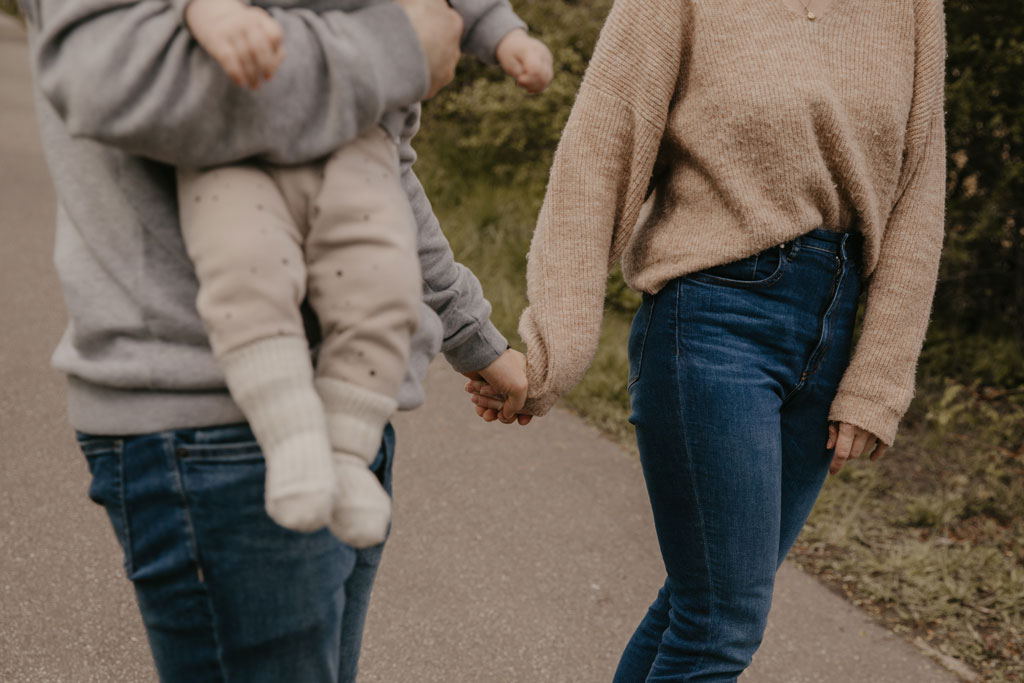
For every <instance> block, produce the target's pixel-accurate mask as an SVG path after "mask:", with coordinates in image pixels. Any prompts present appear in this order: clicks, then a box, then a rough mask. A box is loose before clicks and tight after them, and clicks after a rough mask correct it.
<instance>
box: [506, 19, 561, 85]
mask: <svg viewBox="0 0 1024 683" xmlns="http://www.w3.org/2000/svg"><path fill="white" fill-rule="evenodd" d="M496 56H497V58H498V63H499V64H501V68H502V69H504V70H505V73H507V74H508V75H509V76H511V77H512V78H514V79H516V84H517V85H518V86H519V87H520V88H522V89H523V90H525V91H526V92H528V93H531V94H536V93H539V92H541V91H543V90H544V88H546V87H548V84H549V83H550V82H551V79H552V78H553V77H554V66H553V65H552V63H553V62H552V57H551V51H550V50H548V47H547V45H545V44H544V43H542V42H540V41H539V40H537V39H536V38H531V37H530V36H529V35H527V33H526V31H524V30H523V29H521V28H517V29H516V30H514V31H511V32H510V33H509V34H508V35H507V36H505V37H504V38H502V40H501V42H500V43H498V50H497V54H496Z"/></svg>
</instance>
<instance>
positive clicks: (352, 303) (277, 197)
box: [178, 127, 422, 397]
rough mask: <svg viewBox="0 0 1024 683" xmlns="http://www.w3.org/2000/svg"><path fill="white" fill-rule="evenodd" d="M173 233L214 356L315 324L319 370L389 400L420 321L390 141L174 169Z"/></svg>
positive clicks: (412, 250)
mask: <svg viewBox="0 0 1024 683" xmlns="http://www.w3.org/2000/svg"><path fill="white" fill-rule="evenodd" d="M178 193H179V204H180V210H181V226H182V234H183V235H184V238H185V244H186V247H187V249H188V253H189V256H190V257H191V259H192V262H193V264H194V266H195V270H196V275H197V277H198V278H199V284H200V288H199V295H198V299H197V308H198V310H199V313H200V315H201V316H202V319H203V322H204V323H205V325H206V329H207V332H208V334H209V337H210V344H211V346H212V348H213V352H214V354H215V355H216V356H218V357H221V356H223V355H224V354H226V353H228V352H230V351H233V350H235V349H238V348H241V347H243V346H245V345H247V344H249V343H251V342H253V341H256V340H258V339H263V338H267V337H273V336H302V335H304V328H303V323H302V316H301V313H300V308H299V307H300V304H301V303H302V300H303V299H304V298H305V297H306V296H307V294H308V296H309V301H310V304H311V305H312V307H313V310H314V311H315V312H316V314H317V316H318V318H319V320H320V325H321V328H322V331H323V342H322V345H321V348H320V353H319V356H318V363H317V370H316V374H317V376H318V377H331V378H334V379H340V380H344V381H347V382H351V383H353V384H356V385H358V386H361V387H364V388H366V389H368V390H370V391H374V392H377V393H380V394H384V395H386V396H389V397H394V396H396V395H397V393H398V389H399V387H400V385H401V382H402V379H403V377H404V375H405V369H406V364H407V362H408V358H409V345H410V340H411V337H412V333H413V332H414V331H415V327H416V324H417V322H418V320H419V308H418V306H419V301H420V297H421V287H422V285H421V278H420V269H419V260H418V256H417V253H416V231H415V220H414V218H413V215H412V210H411V209H410V207H409V202H408V199H407V198H406V195H405V192H404V191H403V189H402V186H401V183H400V179H399V168H398V154H397V150H396V147H395V145H394V143H393V142H392V141H391V140H390V139H389V138H388V136H387V134H386V133H385V132H384V131H383V130H382V129H381V128H380V127H374V128H373V129H371V130H370V131H368V132H367V133H364V134H363V135H362V136H361V137H359V138H358V139H356V140H355V141H353V142H351V143H349V144H347V145H345V147H343V148H342V149H340V150H338V151H337V152H335V153H334V154H332V155H331V156H329V157H327V158H326V159H324V160H323V161H319V162H316V163H311V164H306V165H301V166H287V167H285V166H271V165H266V164H258V163H245V164H237V165H233V166H225V167H220V168H215V169H211V170H204V171H190V170H179V172H178Z"/></svg>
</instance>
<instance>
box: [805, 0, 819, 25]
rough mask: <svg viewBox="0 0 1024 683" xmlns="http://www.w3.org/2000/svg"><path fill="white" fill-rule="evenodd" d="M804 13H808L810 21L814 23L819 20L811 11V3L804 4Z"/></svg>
mask: <svg viewBox="0 0 1024 683" xmlns="http://www.w3.org/2000/svg"><path fill="white" fill-rule="evenodd" d="M804 12H806V13H807V19H808V21H814V20H815V19H817V18H818V15H817V14H815V13H814V12H812V11H811V3H810V2H805V3H804Z"/></svg>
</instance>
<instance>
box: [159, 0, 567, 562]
mask: <svg viewBox="0 0 1024 683" xmlns="http://www.w3.org/2000/svg"><path fill="white" fill-rule="evenodd" d="M362 4H364V5H365V4H370V3H369V2H363V3H362ZM450 4H451V5H452V6H453V7H454V9H456V11H459V12H460V14H462V15H463V17H464V20H465V21H466V23H467V31H466V33H465V34H464V35H469V33H470V32H471V30H472V26H470V25H469V23H470V22H469V20H468V19H467V16H469V15H472V16H474V17H476V19H477V20H478V21H479V15H480V14H481V12H480V11H479V10H480V8H481V7H484V8H486V7H487V6H495V7H497V8H499V9H500V11H502V12H507V13H509V15H510V16H514V15H511V9H510V8H509V7H508V6H507V4H505V3H504V2H495V0H454V1H453V2H451V3H450ZM340 9H352V8H349V7H341V8H340ZM474 12H475V14H474ZM484 14H486V12H485V13H484ZM185 22H186V24H187V26H188V28H189V30H190V31H191V33H192V35H193V37H194V38H195V39H196V41H197V42H198V43H199V44H200V45H201V46H202V48H203V49H204V50H205V51H206V52H207V53H208V54H209V55H210V56H211V57H213V59H215V60H216V61H217V62H218V63H219V64H220V65H221V67H222V68H223V69H224V71H225V73H226V74H227V75H228V76H229V77H230V78H231V79H232V80H233V81H234V82H235V83H236V84H238V85H239V86H241V87H248V88H254V89H255V88H258V87H259V86H260V84H261V83H263V82H265V81H267V80H269V79H271V78H273V76H274V72H275V70H276V69H277V67H278V66H279V65H280V64H281V61H282V60H283V59H285V50H284V46H283V45H282V31H281V29H280V27H279V25H278V24H277V22H276V21H275V20H274V19H273V18H272V17H271V15H270V14H269V13H268V12H267V11H265V10H263V9H260V8H257V7H251V6H249V5H247V4H245V3H244V2H243V0H191V2H190V3H189V4H188V6H187V8H186V11H185ZM519 25H520V26H521V23H520V24H519ZM475 42H476V43H479V40H476V41H475ZM483 49H484V50H485V54H480V55H478V56H481V57H483V58H485V59H488V60H489V61H493V60H494V59H497V61H498V62H499V63H500V64H501V66H502V67H503V68H504V70H505V71H506V72H507V73H508V74H510V75H511V76H513V77H514V78H515V79H516V80H517V83H518V84H519V85H520V87H522V88H523V89H525V90H527V91H528V92H540V91H541V90H543V89H544V88H546V87H547V85H548V83H549V82H550V80H551V77H552V67H551V54H550V52H549V51H548V49H547V47H545V46H544V44H543V43H541V42H540V41H538V40H536V39H534V38H531V37H530V36H528V35H527V33H526V31H525V30H524V29H523V28H514V29H513V30H511V31H509V32H507V33H506V34H505V35H503V36H498V37H496V43H495V44H494V45H487V46H484V48H483ZM178 198H179V208H180V216H181V226H182V234H183V236H184V239H185V244H186V246H187V248H188V253H189V256H190V257H191V259H192V261H193V264H194V266H195V270H196V274H197V277H198V278H199V285H200V287H199V295H198V299H197V308H198V310H199V313H200V315H201V316H202V318H203V321H204V324H205V326H206V328H207V331H208V333H209V336H210V344H211V347H212V348H213V352H214V354H215V356H216V357H217V359H218V362H219V364H220V366H221V368H222V370H223V372H224V376H225V380H226V382H227V386H228V389H229V390H230V391H231V394H232V397H233V398H234V399H235V402H236V403H237V404H238V405H239V407H240V408H241V410H242V412H243V413H244V414H245V416H246V418H247V419H248V421H249V423H250V425H251V426H252V429H253V432H254V433H255V435H256V438H257V440H258V441H259V443H260V446H261V447H262V449H263V452H264V455H265V458H266V463H267V472H266V497H265V503H266V509H267V512H268V514H269V515H270V516H271V517H272V518H273V519H274V520H275V521H276V522H277V523H279V524H281V525H282V526H284V527H287V528H290V529H294V530H296V531H315V530H317V529H320V528H322V527H324V526H325V525H326V526H328V527H329V528H330V530H331V531H332V532H333V533H334V534H335V535H336V536H337V537H338V538H339V539H341V540H342V541H344V542H346V543H348V544H350V545H352V546H354V547H366V546H370V545H375V544H377V543H381V542H383V540H384V538H385V535H386V533H387V528H388V524H389V522H390V518H391V501H390V498H389V497H388V495H387V493H386V492H385V491H384V489H383V488H382V486H381V485H380V482H379V481H378V480H377V478H376V477H375V476H374V474H373V472H372V471H371V470H370V469H369V467H368V466H369V464H370V463H371V462H372V460H373V458H374V457H375V455H376V453H377V450H378V448H379V446H380V440H381V434H382V431H383V429H384V426H385V425H386V423H387V421H388V420H389V418H390V417H391V415H392V413H393V412H394V411H395V409H396V407H397V401H396V398H395V397H396V395H397V393H398V389H399V386H400V385H401V382H402V379H403V377H404V374H405V369H406V364H407V361H408V357H409V346H410V339H411V336H412V334H413V332H414V331H415V327H416V324H417V322H418V319H419V309H418V303H419V301H420V297H421V280H420V271H419V261H418V255H417V248H416V247H417V245H416V224H415V220H414V218H413V215H412V211H411V209H410V206H409V204H408V201H407V199H406V195H405V193H404V191H403V189H402V186H401V184H400V177H399V164H398V154H397V147H396V144H395V140H394V139H393V138H392V137H390V136H389V135H388V133H387V132H385V130H384V129H383V128H382V127H381V126H379V125H378V126H375V127H373V128H372V129H371V130H368V131H366V132H365V133H363V134H362V135H361V136H360V137H359V138H357V139H356V140H354V141H352V142H351V143H349V144H347V145H345V146H344V147H343V148H341V149H339V150H337V151H336V152H334V153H333V154H331V155H330V156H328V157H327V158H325V159H322V160H319V161H317V162H315V163H310V164H305V165H301V166H289V167H284V166H272V165H267V164H262V163H257V162H246V163H239V164H237V165H233V166H226V167H221V168H214V169H204V170H194V169H179V171H178ZM307 296H308V300H309V303H310V305H311V306H312V308H313V310H314V311H315V312H316V314H317V317H318V318H319V321H320V324H321V327H322V330H323V342H322V344H321V347H320V350H319V356H318V360H317V364H316V368H315V370H314V368H313V365H312V363H311V360H310V354H309V348H308V344H307V340H306V336H305V333H304V328H303V324H302V317H301V313H300V305H301V302H302V301H303V300H304V298H306V297H307Z"/></svg>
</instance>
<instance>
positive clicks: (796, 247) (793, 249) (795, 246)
mask: <svg viewBox="0 0 1024 683" xmlns="http://www.w3.org/2000/svg"><path fill="white" fill-rule="evenodd" d="M803 239H804V238H803V236H801V237H797V238H794V240H793V241H792V242H791V243H790V247H789V254H788V258H789V260H790V261H792V260H793V259H795V258H796V255H797V254H799V253H800V244H801V243H802V242H803Z"/></svg>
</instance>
